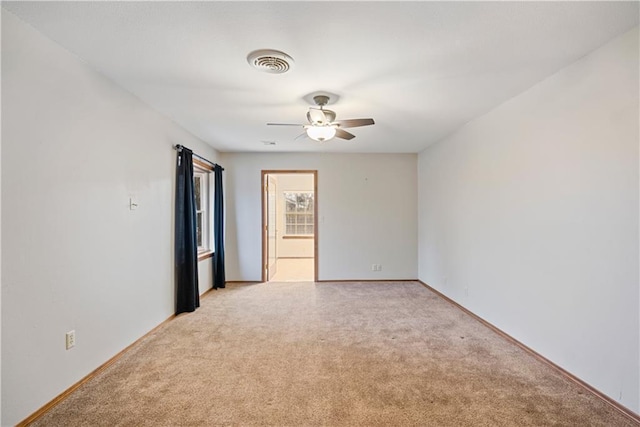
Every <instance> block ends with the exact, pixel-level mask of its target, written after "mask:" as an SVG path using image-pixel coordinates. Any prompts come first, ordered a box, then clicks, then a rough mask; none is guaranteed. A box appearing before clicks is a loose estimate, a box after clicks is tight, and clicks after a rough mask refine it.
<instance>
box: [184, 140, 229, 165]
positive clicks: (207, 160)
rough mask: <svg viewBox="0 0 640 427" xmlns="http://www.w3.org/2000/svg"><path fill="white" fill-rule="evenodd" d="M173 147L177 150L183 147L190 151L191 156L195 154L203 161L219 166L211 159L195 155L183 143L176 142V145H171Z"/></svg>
mask: <svg viewBox="0 0 640 427" xmlns="http://www.w3.org/2000/svg"><path fill="white" fill-rule="evenodd" d="M173 148H175V149H176V150H178V151H180V150H182V149H183V148H186V149H187V150H189V151H191V154H192V155H193V156H195V157H197V158H199V159H200V160H204V161H205V162H207V163H210V164H211V165H213V166H220V165H219V164H217V163H215V162H212V161H211V160H209V159H205V158H204V157H202V156H199V155H197V154H196V153H194V152H193V150H192V149H190V148H187V147H185V146H184V145H180V144H177V145H174V146H173ZM220 167H222V166H220ZM222 170H224V168H222Z"/></svg>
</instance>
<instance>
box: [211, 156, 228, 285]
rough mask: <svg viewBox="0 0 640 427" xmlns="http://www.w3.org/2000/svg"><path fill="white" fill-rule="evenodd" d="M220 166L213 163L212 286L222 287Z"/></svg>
mask: <svg viewBox="0 0 640 427" xmlns="http://www.w3.org/2000/svg"><path fill="white" fill-rule="evenodd" d="M222 171H223V169H222V167H220V166H219V165H215V166H214V168H213V174H214V179H215V190H214V193H213V234H214V241H213V287H214V288H215V289H217V288H224V286H225V282H226V279H225V274H224V197H223V194H222Z"/></svg>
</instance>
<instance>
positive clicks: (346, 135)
mask: <svg viewBox="0 0 640 427" xmlns="http://www.w3.org/2000/svg"><path fill="white" fill-rule="evenodd" d="M355 137H356V136H355V135H354V134H352V133H349V132H347V131H346V130H343V129H340V128H336V138H342V139H346V140H347V141H348V140H350V139H353V138H355Z"/></svg>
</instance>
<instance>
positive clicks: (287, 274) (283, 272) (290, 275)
mask: <svg viewBox="0 0 640 427" xmlns="http://www.w3.org/2000/svg"><path fill="white" fill-rule="evenodd" d="M313 261H314V260H313V258H278V259H277V260H276V274H275V275H274V276H273V278H272V279H271V281H272V282H313Z"/></svg>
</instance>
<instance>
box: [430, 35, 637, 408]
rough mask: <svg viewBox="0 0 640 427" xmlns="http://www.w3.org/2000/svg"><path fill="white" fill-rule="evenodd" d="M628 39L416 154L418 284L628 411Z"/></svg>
mask: <svg viewBox="0 0 640 427" xmlns="http://www.w3.org/2000/svg"><path fill="white" fill-rule="evenodd" d="M638 71H639V70H638V29H637V28H636V29H635V30H633V31H631V32H629V33H627V34H626V35H624V36H622V37H620V38H618V39H616V40H615V41H613V42H611V43H610V44H608V45H606V46H604V47H602V48H601V49H599V50H597V51H595V52H593V53H591V54H590V55H588V56H586V57H584V58H582V59H581V60H579V61H578V62H576V63H574V64H572V65H571V66H569V67H567V68H565V69H563V70H561V71H560V72H559V73H557V74H555V75H554V76H552V77H550V78H548V79H546V80H544V81H543V82H541V83H539V84H538V85H536V86H534V87H533V88H531V89H530V90H528V91H526V92H525V93H523V94H521V95H519V96H517V97H516V98H513V99H512V100H510V101H508V102H507V103H505V104H503V105H502V106H500V107H498V108H496V109H495V110H493V111H492V112H490V113H488V114H487V115H485V116H483V117H481V118H478V119H476V120H474V121H472V122H470V123H468V124H467V125H466V126H465V127H464V128H462V129H461V130H459V131H458V132H456V133H455V134H453V135H451V136H450V137H448V138H446V139H445V140H443V141H441V142H439V143H437V144H435V145H433V146H431V147H429V148H428V149H426V150H425V151H423V152H422V153H420V155H419V161H418V170H419V172H418V174H419V184H418V187H419V196H418V197H419V235H420V237H419V277H420V279H421V280H423V281H424V282H426V283H428V284H429V285H431V286H433V287H435V288H436V289H438V290H440V291H442V292H443V293H444V294H446V295H447V296H449V297H451V298H453V299H454V300H456V301H457V302H459V303H460V304H462V305H464V306H465V307H467V308H468V309H470V310H471V311H473V312H475V313H477V314H478V315H479V316H481V317H483V318H484V319H486V320H488V321H489V322H491V323H493V324H494V325H496V326H498V327H499V328H501V329H502V330H504V331H506V332H507V333H509V334H510V335H512V336H514V337H515V338H516V339H518V340H520V341H522V342H523V343H525V344H526V345H528V346H530V347H532V348H533V349H534V350H536V351H538V352H540V353H541V354H543V355H545V356H546V357H548V358H549V359H551V360H552V361H554V362H555V363H557V364H558V365H560V366H562V367H563V368H565V369H567V370H568V371H570V372H572V373H573V374H575V375H577V376H578V377H580V378H582V379H583V380H585V381H586V382H588V383H589V384H591V385H593V386H594V387H596V388H598V389H599V390H601V391H603V392H604V393H606V394H607V395H609V396H610V397H612V398H613V399H615V400H617V401H619V402H621V403H622V404H623V405H625V406H627V407H629V408H631V409H633V410H634V411H636V412H637V411H638V410H639V409H640V405H639V402H638V399H639V372H638V366H639V360H640V359H639V350H638V347H639V332H640V331H639V317H638V315H639V297H640V295H639V289H638V288H639V284H638V269H639V265H638V255H639V254H638V232H639V230H638V203H639V196H638V194H639V188H638V187H639V185H638V178H639V174H638V154H639V153H638V141H639V131H638V127H639V119H638V117H639V111H638V94H639V92H638V90H639V88H638Z"/></svg>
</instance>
